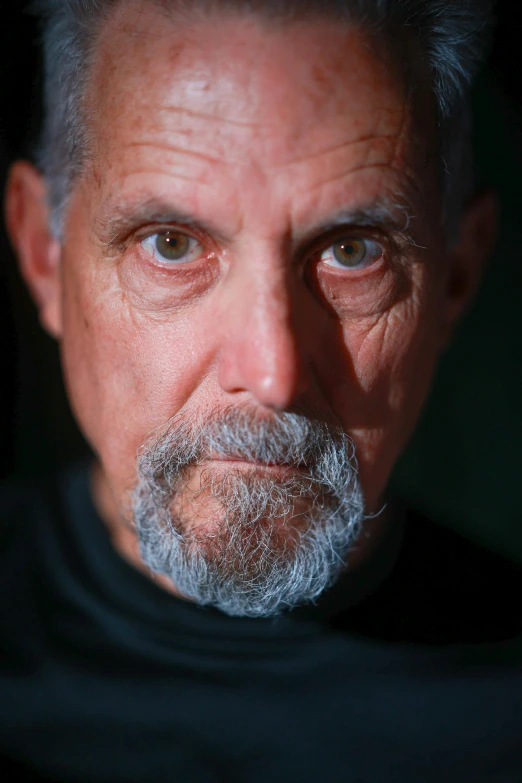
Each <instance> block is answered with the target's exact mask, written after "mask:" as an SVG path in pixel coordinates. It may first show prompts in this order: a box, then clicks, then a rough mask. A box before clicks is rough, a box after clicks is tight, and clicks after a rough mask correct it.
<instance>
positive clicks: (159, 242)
mask: <svg viewBox="0 0 522 783" xmlns="http://www.w3.org/2000/svg"><path fill="white" fill-rule="evenodd" d="M141 245H142V247H143V248H144V249H145V250H146V251H147V252H148V253H150V255H151V256H153V257H154V258H156V259H157V260H158V261H161V262H163V263H164V264H165V263H167V264H168V263H171V264H172V263H176V262H177V263H183V262H187V261H191V260H192V258H193V256H194V250H195V249H197V248H198V247H199V244H198V242H196V240H195V239H192V237H189V236H187V234H183V233H182V232H181V231H164V232H162V233H161V234H152V235H151V236H150V237H147V238H146V239H144V240H143V241H142V243H141Z"/></svg>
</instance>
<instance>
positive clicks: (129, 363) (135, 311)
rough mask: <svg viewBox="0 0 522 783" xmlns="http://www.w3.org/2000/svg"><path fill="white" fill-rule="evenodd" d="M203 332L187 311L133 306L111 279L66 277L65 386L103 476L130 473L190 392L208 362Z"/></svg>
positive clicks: (115, 277)
mask: <svg viewBox="0 0 522 783" xmlns="http://www.w3.org/2000/svg"><path fill="white" fill-rule="evenodd" d="M205 333H207V334H208V331H207V330H205V328H204V324H203V323H202V319H201V318H196V317H195V313H194V312H193V310H185V311H183V312H180V313H177V314H175V315H174V314H173V313H172V312H169V313H168V314H167V313H164V314H163V315H162V316H161V317H159V316H158V315H157V314H155V315H151V314H150V313H147V312H144V311H143V310H141V309H139V308H136V307H134V306H133V304H132V302H131V301H130V299H129V297H127V296H126V295H124V294H122V291H121V288H120V287H119V286H118V282H117V276H116V275H114V276H113V277H112V278H111V276H106V277H105V278H104V279H101V278H100V277H99V276H98V277H96V276H94V275H91V276H89V275H88V274H86V273H85V272H84V273H83V275H78V274H77V273H76V274H69V275H66V276H65V281H64V335H63V340H62V356H63V365H64V373H65V378H66V384H67V387H68V391H69V397H70V400H71V403H72V407H73V410H74V413H75V415H76V417H77V419H78V421H79V423H80V426H81V428H82V431H83V432H84V434H85V436H86V437H87V439H88V441H89V442H90V444H91V446H92V447H93V449H94V451H95V453H96V454H97V455H98V456H99V458H100V459H101V461H102V462H103V464H104V467H105V469H106V470H107V472H108V473H109V474H112V475H115V474H117V473H119V474H120V475H122V472H123V473H125V474H126V475H129V476H130V475H132V471H133V467H134V464H135V458H136V451H137V449H139V447H140V446H141V445H142V443H143V442H144V440H145V439H146V437H147V435H148V434H149V433H150V432H151V431H152V430H153V429H154V428H155V427H158V426H160V425H163V424H164V423H165V422H166V421H168V419H169V418H171V417H172V416H173V415H175V414H176V413H177V412H178V411H179V410H180V409H181V408H182V407H183V406H184V404H185V403H186V401H187V399H188V398H189V397H190V396H191V395H192V394H193V393H194V390H195V389H196V388H197V387H198V385H199V384H200V381H201V378H202V377H204V374H205V370H206V365H207V362H208V361H209V360H210V359H209V351H210V348H209V346H205V342H204V340H203V339H202V336H204V335H205ZM207 343H208V340H207ZM198 346H200V347H199V348H198Z"/></svg>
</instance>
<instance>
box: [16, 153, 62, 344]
mask: <svg viewBox="0 0 522 783" xmlns="http://www.w3.org/2000/svg"><path fill="white" fill-rule="evenodd" d="M46 196H47V188H46V186H45V182H44V179H43V177H42V176H41V175H40V173H39V172H38V171H37V170H36V169H35V168H34V166H31V165H30V164H29V163H26V162H24V161H18V162H16V163H14V164H13V166H12V167H11V169H10V172H9V176H8V180H7V187H6V194H5V204H6V220H7V229H8V231H9V236H10V238H11V242H12V244H13V247H14V249H15V252H16V254H17V256H18V263H19V267H20V272H21V274H22V277H23V278H24V280H25V282H26V283H27V286H28V288H29V290H30V292H31V295H32V297H33V299H34V301H35V303H36V306H37V307H38V311H39V315H40V321H41V323H42V325H43V327H44V328H45V329H46V330H47V331H48V332H49V334H51V335H52V336H53V337H56V338H59V337H60V336H61V331H62V323H61V320H62V319H61V284H60V251H61V247H60V243H59V242H58V240H57V239H55V237H53V235H52V233H51V229H50V220H49V218H50V215H49V207H48V205H47V198H46Z"/></svg>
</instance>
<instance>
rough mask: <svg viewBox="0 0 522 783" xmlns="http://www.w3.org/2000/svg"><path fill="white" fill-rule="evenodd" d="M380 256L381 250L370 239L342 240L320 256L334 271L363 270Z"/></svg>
mask: <svg viewBox="0 0 522 783" xmlns="http://www.w3.org/2000/svg"><path fill="white" fill-rule="evenodd" d="M381 256H382V248H381V247H380V246H379V245H378V244H377V243H376V242H373V241H372V240H371V239H351V238H343V239H340V240H339V241H338V242H335V244H333V245H330V247H329V248H327V249H326V250H325V251H324V252H323V253H322V254H321V261H323V262H324V263H325V264H326V265H327V266H333V267H334V268H336V269H347V270H350V269H363V268H364V267H366V266H369V265H370V264H372V263H373V262H374V261H376V260H377V259H378V258H380V257H381Z"/></svg>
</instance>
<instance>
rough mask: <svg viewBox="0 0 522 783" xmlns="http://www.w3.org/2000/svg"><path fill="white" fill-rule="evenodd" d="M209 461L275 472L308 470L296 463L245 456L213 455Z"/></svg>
mask: <svg viewBox="0 0 522 783" xmlns="http://www.w3.org/2000/svg"><path fill="white" fill-rule="evenodd" d="M208 461H209V462H227V463H229V464H231V465H238V466H242V467H244V466H248V467H251V468H258V469H259V468H261V469H263V470H269V471H274V472H285V473H287V472H294V471H297V472H299V473H302V472H303V471H305V470H306V467H305V466H303V467H297V466H296V465H292V464H290V463H288V462H273V463H270V462H268V463H267V462H252V461H251V460H247V459H244V458H243V457H224V456H222V455H214V454H213V455H212V456H211V457H210V458H209V460H208Z"/></svg>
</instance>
